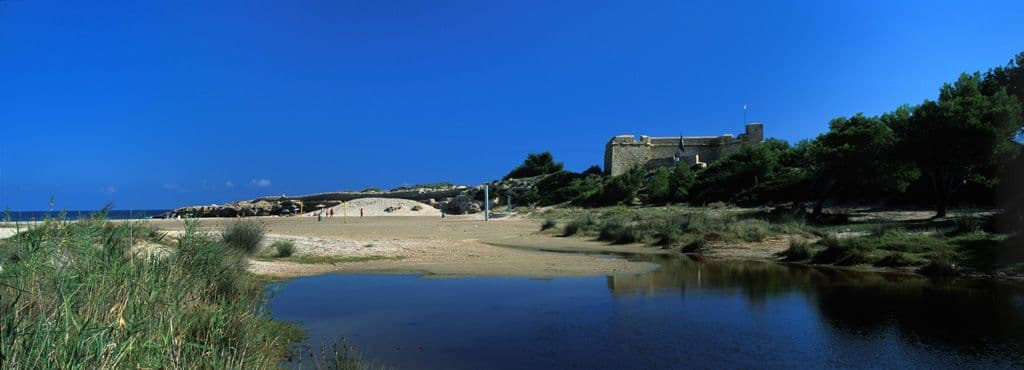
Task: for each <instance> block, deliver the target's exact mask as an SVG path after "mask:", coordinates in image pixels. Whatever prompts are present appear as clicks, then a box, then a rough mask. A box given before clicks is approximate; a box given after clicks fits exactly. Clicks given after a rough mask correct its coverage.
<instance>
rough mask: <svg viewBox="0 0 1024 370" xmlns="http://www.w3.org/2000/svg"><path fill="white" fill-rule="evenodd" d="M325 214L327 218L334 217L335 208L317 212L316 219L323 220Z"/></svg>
mask: <svg viewBox="0 0 1024 370" xmlns="http://www.w3.org/2000/svg"><path fill="white" fill-rule="evenodd" d="M325 216H326V217H327V218H333V217H334V210H333V209H328V210H326V211H320V212H317V213H316V220H317V221H323V220H324V217H325Z"/></svg>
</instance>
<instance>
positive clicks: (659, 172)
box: [647, 167, 673, 204]
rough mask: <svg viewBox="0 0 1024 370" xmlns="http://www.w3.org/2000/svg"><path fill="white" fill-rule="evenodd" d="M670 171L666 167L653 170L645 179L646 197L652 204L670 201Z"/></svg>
mask: <svg viewBox="0 0 1024 370" xmlns="http://www.w3.org/2000/svg"><path fill="white" fill-rule="evenodd" d="M670 177H671V173H670V172H669V170H668V169H667V168H664V167H660V168H658V169H656V170H654V173H653V174H651V177H650V178H648V179H647V198H648V201H650V202H651V203H654V204H665V203H668V202H671V201H672V198H673V196H672V195H673V191H672V187H671V181H670Z"/></svg>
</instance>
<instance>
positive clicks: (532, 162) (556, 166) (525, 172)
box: [505, 152, 563, 180]
mask: <svg viewBox="0 0 1024 370" xmlns="http://www.w3.org/2000/svg"><path fill="white" fill-rule="evenodd" d="M562 167H563V165H562V163H561V162H555V158H554V156H552V155H551V152H543V153H530V154H528V155H527V156H526V160H525V161H523V164H521V165H519V167H516V168H515V169H513V170H512V172H509V173H508V175H505V180H508V179H518V178H523V177H533V176H539V175H546V174H549V173H555V172H558V171H561V170H562Z"/></svg>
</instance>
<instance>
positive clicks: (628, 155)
mask: <svg viewBox="0 0 1024 370" xmlns="http://www.w3.org/2000/svg"><path fill="white" fill-rule="evenodd" d="M762 141H764V124H762V123H759V122H754V123H748V124H747V125H746V132H745V133H742V134H739V135H738V136H736V137H733V135H732V134H725V135H721V136H674V137H650V136H645V135H640V139H639V140H638V139H637V138H636V137H635V136H633V135H619V136H616V137H613V138H612V139H611V140H610V141H608V144H607V145H606V146H605V150H604V170H605V173H608V174H609V175H612V176H617V175H621V174H623V173H625V172H626V171H629V170H630V169H631V168H633V167H634V166H643V167H644V168H648V169H650V168H657V167H667V166H674V165H675V164H676V163H677V162H683V163H686V164H689V165H690V166H706V165H707V164H708V163H710V162H714V161H716V160H718V159H719V158H722V157H725V156H726V155H728V154H730V153H732V152H735V151H736V150H737V149H739V148H740V146H742V145H743V144H745V143H750V144H758V143H760V142H762Z"/></svg>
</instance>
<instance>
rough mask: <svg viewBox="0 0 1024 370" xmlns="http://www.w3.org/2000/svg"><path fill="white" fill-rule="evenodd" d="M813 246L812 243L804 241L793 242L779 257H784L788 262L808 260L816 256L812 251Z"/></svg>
mask: <svg viewBox="0 0 1024 370" xmlns="http://www.w3.org/2000/svg"><path fill="white" fill-rule="evenodd" d="M811 245H812V244H811V243H808V242H806V241H803V240H793V241H790V242H789V248H787V249H786V250H784V251H782V252H781V253H779V255H780V256H782V257H784V259H785V260H786V261H803V260H808V259H810V258H811V256H813V254H814V253H813V251H812V250H811Z"/></svg>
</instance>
